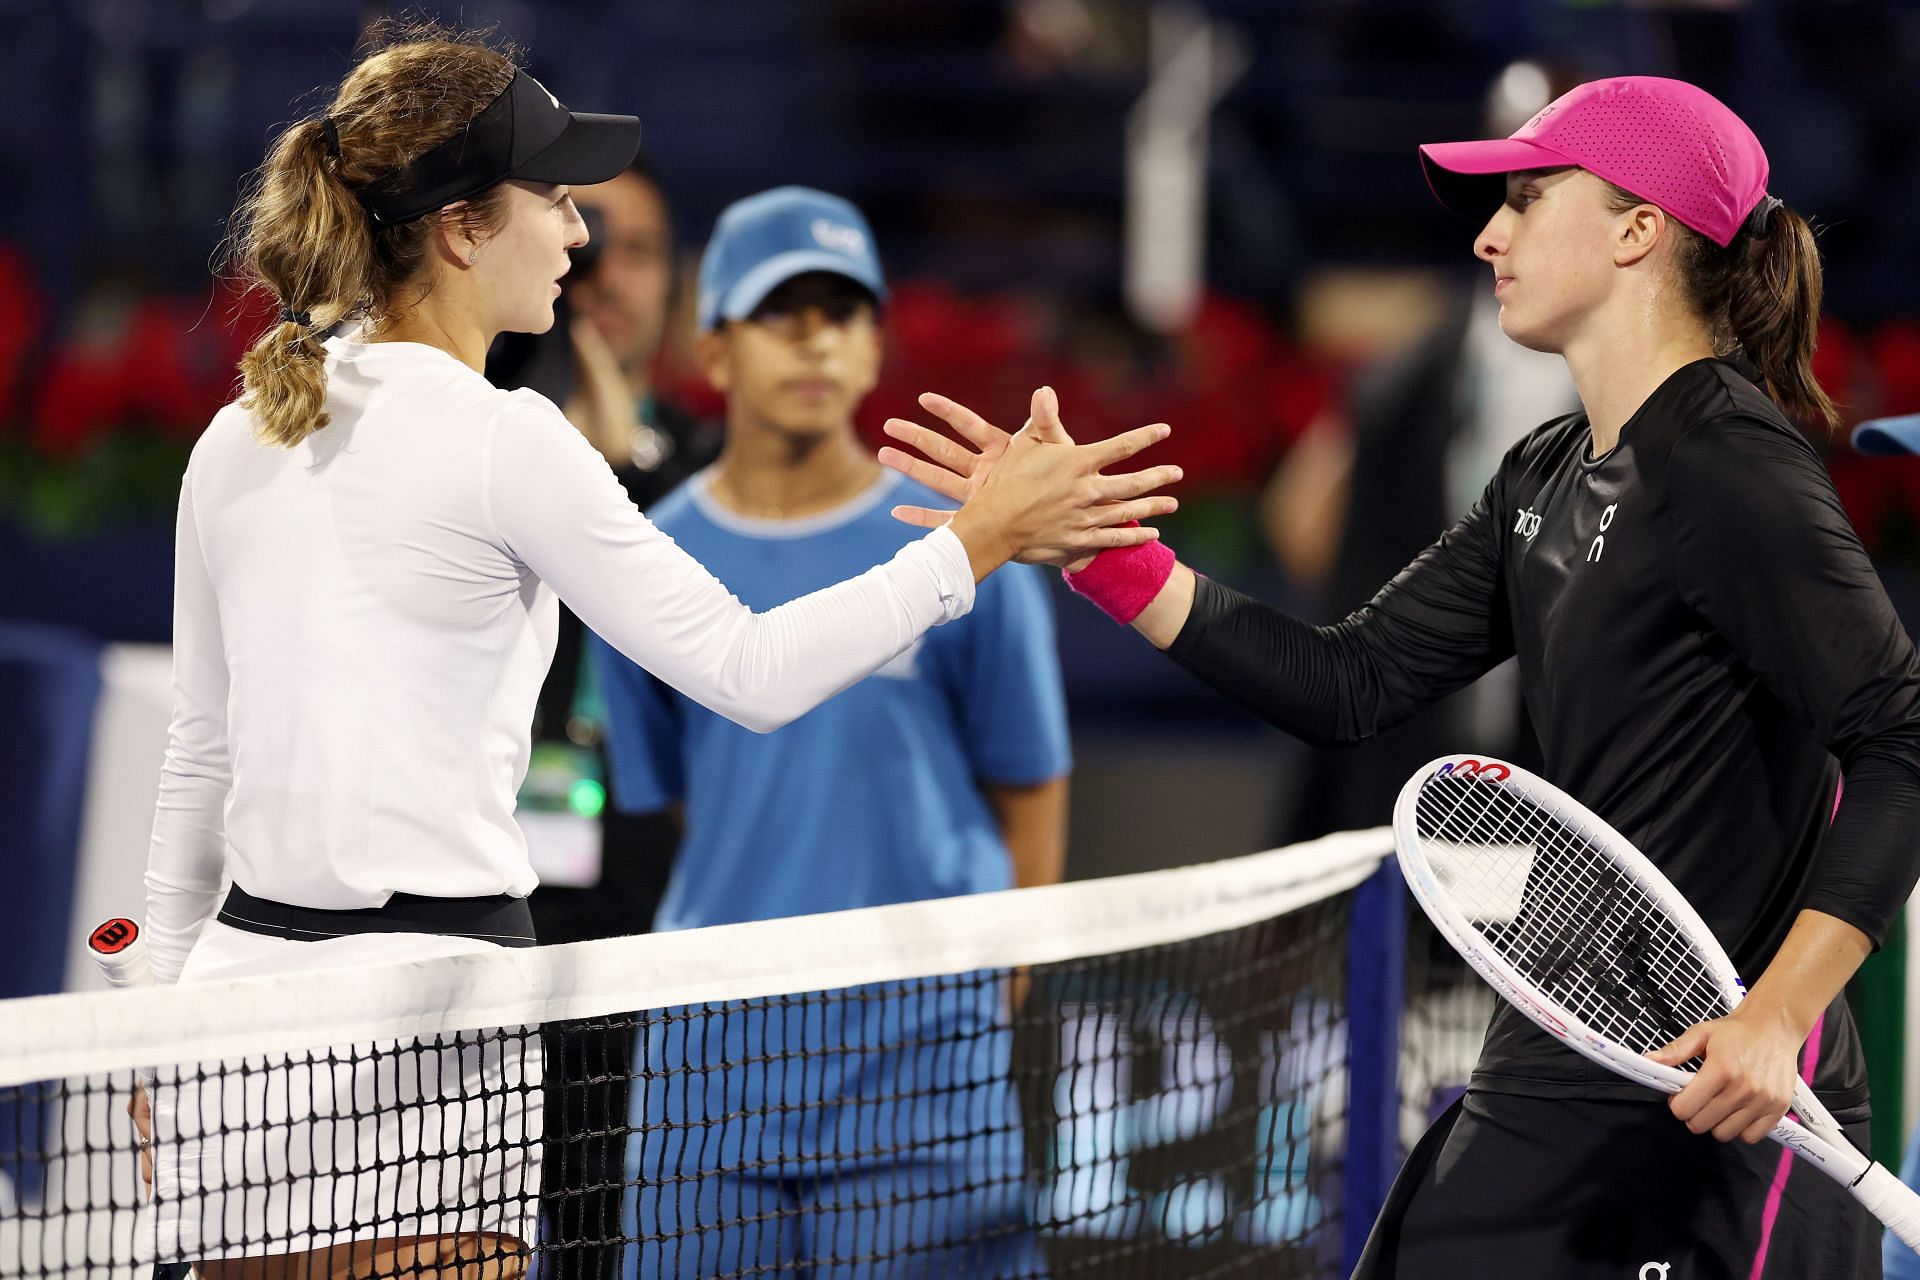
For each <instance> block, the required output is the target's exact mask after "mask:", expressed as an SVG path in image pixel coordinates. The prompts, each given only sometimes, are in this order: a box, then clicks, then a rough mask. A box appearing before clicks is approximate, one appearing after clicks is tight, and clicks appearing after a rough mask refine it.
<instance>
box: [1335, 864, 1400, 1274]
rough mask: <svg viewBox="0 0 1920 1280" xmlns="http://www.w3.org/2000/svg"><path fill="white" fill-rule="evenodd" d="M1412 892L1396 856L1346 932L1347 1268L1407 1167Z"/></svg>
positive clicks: (1370, 880)
mask: <svg viewBox="0 0 1920 1280" xmlns="http://www.w3.org/2000/svg"><path fill="white" fill-rule="evenodd" d="M1406 949H1407V891H1406V886H1405V885H1404V884H1403V883H1402V881H1401V879H1400V867H1399V864H1398V863H1397V862H1395V861H1394V860H1393V859H1392V858H1391V857H1389V858H1388V859H1387V860H1386V861H1385V862H1384V863H1383V864H1382V865H1381V867H1380V869H1379V870H1378V871H1375V872H1374V873H1373V874H1372V875H1371V876H1369V877H1367V879H1366V880H1364V881H1362V882H1361V884H1360V887H1359V888H1358V889H1356V890H1354V895H1353V919H1352V923H1351V925H1350V926H1349V927H1348V931H1347V1088H1348V1093H1347V1151H1346V1165H1345V1169H1344V1176H1343V1186H1342V1188H1341V1191H1342V1195H1341V1200H1340V1215H1341V1257H1342V1259H1343V1263H1342V1266H1343V1270H1345V1271H1349V1272H1350V1271H1352V1269H1353V1267H1354V1264H1355V1263H1357V1262H1358V1261H1359V1260H1360V1251H1361V1250H1362V1249H1363V1248H1365V1246H1366V1243H1367V1235H1368V1233H1369V1232H1370V1231H1371V1230H1372V1228H1373V1220H1374V1217H1375V1215H1376V1214H1378V1213H1379V1211H1380V1206H1381V1205H1382V1204H1384V1203H1385V1202H1386V1198H1387V1189H1388V1188H1389V1187H1390V1186H1392V1184H1393V1177H1394V1174H1395V1173H1396V1172H1398V1170H1399V1167H1400V1088H1399V1078H1398V1077H1399V1068H1400V1010H1401V1006H1402V1004H1403V1003H1404V999H1405V993H1406V971H1407V966H1406Z"/></svg>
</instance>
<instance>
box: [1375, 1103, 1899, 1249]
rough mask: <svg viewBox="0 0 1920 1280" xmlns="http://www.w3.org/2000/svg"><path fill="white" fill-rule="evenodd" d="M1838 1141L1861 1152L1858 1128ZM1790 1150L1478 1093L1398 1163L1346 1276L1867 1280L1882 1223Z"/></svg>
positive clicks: (1620, 1112) (1861, 1128)
mask: <svg viewBox="0 0 1920 1280" xmlns="http://www.w3.org/2000/svg"><path fill="white" fill-rule="evenodd" d="M1844 1129H1845V1131H1846V1135H1847V1139H1848V1141H1850V1142H1852V1143H1853V1144H1854V1146H1856V1147H1858V1148H1859V1149H1860V1150H1862V1151H1865V1150H1866V1149H1867V1122H1866V1121H1864V1120H1862V1121H1860V1122H1859V1123H1857V1124H1850V1125H1846V1126H1844ZM1786 1154H1787V1153H1786V1152H1785V1151H1784V1150H1783V1149H1782V1148H1781V1147H1780V1146H1779V1144H1777V1143H1774V1142H1770V1141H1769V1142H1762V1143H1760V1144H1758V1145H1756V1146H1748V1145H1747V1144H1745V1143H1743V1142H1731V1143H1722V1142H1716V1141H1714V1139H1713V1138H1712V1137H1711V1136H1707V1137H1696V1136H1695V1135H1693V1134H1691V1133H1689V1132H1687V1129H1686V1126H1684V1125H1682V1124H1681V1123H1680V1122H1679V1121H1678V1120H1676V1119H1674V1118H1673V1114H1672V1113H1671V1112H1670V1111H1668V1110H1667V1109H1666V1108H1665V1107H1664V1106H1661V1105H1659V1104H1658V1103H1650V1102H1621V1101H1611V1100H1601V1099H1580V1098H1531V1097H1521V1096H1518V1095H1514V1094H1506V1093H1485V1092H1482V1091H1479V1090H1474V1091H1471V1092H1469V1093H1468V1094H1467V1096H1466V1097H1465V1098H1463V1099H1461V1100H1460V1101H1459V1102H1456V1103H1454V1105H1453V1106H1451V1107H1449V1108H1448V1109H1447V1111H1446V1113H1445V1114H1444V1115H1442V1116H1441V1117H1440V1119H1438V1120H1437V1121H1435V1122H1434V1125H1433V1127H1432V1128H1431V1129H1429V1130H1428V1131H1427V1134H1426V1136H1425V1137H1423V1138H1422V1139H1421V1140H1420V1144H1419V1145H1418V1146H1417V1147H1415V1148H1414V1151H1413V1154H1412V1155H1411V1156H1409V1157H1408V1158H1407V1163H1406V1165H1405V1167H1404V1168H1402V1169H1401V1171H1400V1176H1399V1177H1398V1178H1397V1179H1395V1181H1394V1185H1393V1190H1392V1191H1391V1192H1390V1193H1389V1194H1388V1196H1387V1203H1386V1206H1385V1207H1384V1208H1383V1209H1382V1210H1381V1211H1380V1217H1379V1219H1378V1221H1376V1222H1375V1223H1374V1226H1373V1234H1372V1236H1371V1237H1370V1238H1369V1239H1368V1241H1367V1247H1366V1250H1365V1252H1364V1253H1362V1254H1361V1258H1360V1265H1359V1266H1358V1267H1357V1268H1355V1270H1354V1273H1353V1275H1354V1280H1388V1278H1389V1277H1392V1278H1394V1280H1532V1278H1533V1277H1553V1280H1879V1277H1880V1230H1881V1228H1880V1224H1879V1222H1878V1221H1876V1220H1875V1219H1874V1218H1873V1216H1872V1215H1871V1214H1869V1213H1868V1212H1867V1211H1866V1210H1865V1209H1863V1208H1861V1207H1860V1205H1859V1203H1858V1202H1857V1201H1855V1200H1854V1198H1853V1197H1852V1196H1851V1195H1850V1194H1848V1192H1847V1190H1846V1188H1844V1187H1842V1186H1840V1185H1839V1184H1837V1183H1835V1182H1834V1181H1833V1180H1832V1179H1830V1178H1828V1177H1827V1176H1826V1175H1825V1174H1823V1173H1821V1172H1820V1171H1819V1170H1817V1169H1814V1168H1812V1167H1811V1166H1809V1165H1808V1164H1807V1163H1806V1162H1805V1161H1802V1160H1793V1161H1790V1162H1788V1163H1786V1164H1785V1165H1784V1167H1783V1160H1784V1158H1785V1157H1786Z"/></svg>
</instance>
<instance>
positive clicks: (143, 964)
mask: <svg viewBox="0 0 1920 1280" xmlns="http://www.w3.org/2000/svg"><path fill="white" fill-rule="evenodd" d="M87 951H88V953H89V954H91V955H92V956H93V958H94V961H95V963H97V964H98V965H99V966H100V972H101V973H103V974H105V975H106V977H107V985H108V986H110V987H115V988H119V987H150V986H152V985H153V970H152V969H151V968H150V967H149V966H148V964H147V940H146V939H145V938H143V937H141V936H140V926H139V925H138V924H136V923H135V922H133V921H132V920H129V919H127V918H126V917H125V916H115V917H114V918H113V919H111V920H108V921H106V922H105V923H104V924H102V925H101V926H100V927H99V928H98V929H95V930H94V931H93V932H92V933H90V934H88V935H87ZM134 1076H135V1078H136V1079H137V1080H138V1081H139V1083H140V1086H141V1087H142V1088H143V1089H147V1090H149V1091H150V1090H152V1088H153V1073H152V1072H151V1071H149V1070H147V1069H146V1068H144V1067H141V1068H136V1069H135V1071H134ZM192 1274H193V1269H192V1267H191V1266H190V1265H189V1264H187V1263H184V1262H157V1263H155V1264H154V1266H153V1271H152V1273H151V1276H152V1280H189V1278H190V1277H191V1275H192Z"/></svg>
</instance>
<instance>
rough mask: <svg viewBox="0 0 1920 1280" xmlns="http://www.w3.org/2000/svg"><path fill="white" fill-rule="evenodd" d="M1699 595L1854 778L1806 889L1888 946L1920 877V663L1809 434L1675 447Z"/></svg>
mask: <svg viewBox="0 0 1920 1280" xmlns="http://www.w3.org/2000/svg"><path fill="white" fill-rule="evenodd" d="M1668 484H1669V501H1670V503H1671V513H1670V517H1669V518H1670V521H1671V531H1672V536H1673V556H1674V573H1675V577H1676V578H1677V580H1678V582H1679V585H1680V590H1681V594H1682V596H1683V597H1684V598H1685V599H1686V601H1687V603H1688V604H1689V605H1690V606H1692V608H1693V609H1694V610H1695V612H1697V613H1698V614H1699V615H1700V616H1701V617H1702V618H1704V619H1705V620H1706V621H1707V622H1708V623H1709V624H1710V625H1712V626H1713V628H1714V629H1715V630H1716V631H1718V632H1719V633H1720V634H1721V635H1723V636H1725V637H1726V638H1727V639H1728V641H1729V642H1731V643H1732V645H1733V647H1734V649H1735V650H1736V651H1737V652H1738V653H1739V654H1740V657H1741V658H1742V659H1743V660H1744V662H1745V663H1746V665H1747V666H1748V667H1749V668H1750V669H1751V670H1752V671H1753V672H1754V673H1755V674H1756V675H1758V676H1759V678H1760V679H1761V680H1762V681H1764V682H1765V683H1766V685H1767V687H1768V688H1769V689H1771V690H1772V691H1773V693H1774V694H1775V695H1776V696H1777V697H1778V698H1780V700H1781V701H1782V702H1784V703H1785V704H1786V705H1787V706H1789V707H1791V708H1793V709H1794V710H1795V711H1796V712H1798V713H1799V714H1800V715H1801V716H1802V717H1804V718H1805V720H1806V722H1807V723H1808V724H1810V725H1811V726H1812V728H1813V731H1814V733H1815V734H1816V735H1818V738H1819V740H1820V741H1821V742H1823V743H1825V744H1826V745H1827V747H1828V749H1829V750H1830V751H1832V752H1833V754H1834V756H1835V757H1836V758H1837V759H1838V760H1839V761H1840V766H1841V768H1842V769H1843V770H1844V771H1845V782H1846V792H1845V795H1844V796H1843V798H1842V800H1841V803H1840V811H1839V813H1838V815H1837V816H1836V817H1835V819H1834V824H1833V827H1832V829H1831V830H1830V831H1829V832H1828V833H1827V837H1826V840H1825V841H1824V842H1823V843H1822V845H1821V848H1820V854H1819V863H1818V865H1817V866H1816V868H1815V870H1814V875H1813V879H1812V881H1811V883H1810V885H1809V887H1808V893H1807V898H1806V900H1805V902H1803V903H1802V905H1803V906H1804V907H1807V908H1809V909H1811V910H1816V911H1822V912H1825V913H1826V914H1828V915H1832V916H1837V917H1838V918H1840V919H1842V920H1845V921H1847V922H1848V923H1849V924H1852V925H1853V926H1854V927H1856V928H1858V929H1859V930H1861V931H1862V932H1863V933H1865V934H1866V935H1867V936H1868V937H1869V938H1871V939H1872V940H1873V943H1874V945H1875V946H1876V947H1877V946H1879V944H1880V942H1881V940H1882V939H1883V938H1884V937H1885V935H1886V930H1887V927H1888V926H1889V925H1890V924H1891V923H1892V921H1893V918H1894V916H1895V915H1896V914H1897V913H1898V912H1899V910H1900V908H1901V907H1902V906H1903V905H1904V904H1905V903H1906V901H1907V897H1908V895H1909V894H1910V893H1911V892H1912V891H1913V886H1914V882H1915V879H1916V877H1917V876H1920V838H1917V837H1916V831H1917V830H1920V828H1917V827H1916V819H1917V818H1920V663H1916V661H1915V657H1914V649H1913V642H1912V641H1911V640H1910V639H1909V638H1908V636H1907V633H1906V630H1905V628H1904V627H1902V626H1901V624H1900V620H1899V618H1898V616H1896V615H1895V613H1894V611H1893V606H1892V604H1890V603H1889V602H1888V600H1887V594H1886V591H1885V589H1884V588H1883V587H1882V586H1881V585H1880V578H1879V575H1878V574H1876V573H1875V572H1874V569H1873V565H1872V563H1871V562H1870V561H1869V560H1868V558H1867V553H1866V550H1865V549H1864V548H1863V547H1862V546H1861V545H1860V540H1859V538H1858V537H1856V536H1855V535H1854V532H1853V527H1852V526H1851V525H1850V524H1849V523H1848V522H1847V517H1846V513H1845V511H1844V510H1842V508H1841V506H1840V500H1839V497H1838V496H1837V495H1836V494H1835V492H1834V489H1833V482H1832V480H1831V479H1830V478H1829V477H1828V475H1827V472H1826V468H1825V467H1824V466H1823V465H1822V464H1821V462H1820V460H1819V458H1818V457H1817V456H1816V455H1815V454H1814V452H1813V450H1812V449H1811V448H1810V447H1809V446H1807V444H1806V443H1805V442H1804V441H1802V440H1800V439H1799V438H1797V437H1795V436H1792V435H1789V434H1788V433H1787V432H1785V431H1783V430H1781V429H1779V428H1777V427H1774V426H1771V425H1768V424H1764V423H1756V422H1750V421H1747V420H1745V419H1741V418H1725V419H1719V420H1716V421H1711V422H1708V423H1704V424H1702V425H1700V426H1698V427H1695V428H1694V429H1693V430H1692V431H1690V432H1688V433H1687V434H1686V435H1685V436H1683V437H1682V438H1681V439H1680V440H1679V442H1678V443H1676V444H1675V446H1674V448H1673V452H1672V454H1671V456H1670V458H1669V460H1668Z"/></svg>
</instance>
